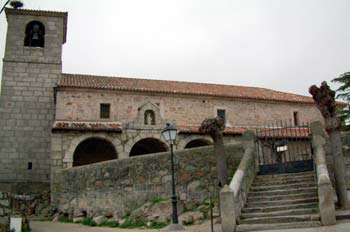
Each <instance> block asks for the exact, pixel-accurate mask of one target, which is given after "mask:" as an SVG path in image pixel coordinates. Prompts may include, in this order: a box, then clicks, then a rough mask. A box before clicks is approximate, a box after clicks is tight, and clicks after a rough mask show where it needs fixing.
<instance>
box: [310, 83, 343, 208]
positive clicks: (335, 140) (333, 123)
mask: <svg viewBox="0 0 350 232" xmlns="http://www.w3.org/2000/svg"><path fill="white" fill-rule="evenodd" d="M309 92H310V93H311V95H312V97H313V99H314V101H315V102H316V104H317V107H318V109H319V110H320V112H321V114H322V116H323V118H324V119H325V123H326V131H327V134H328V135H329V141H330V145H331V151H332V157H333V167H334V176H335V186H336V193H337V197H338V205H339V207H340V208H344V209H348V208H349V200H348V195H347V189H346V181H345V176H346V171H345V163H344V157H343V148H342V141H341V133H340V127H341V124H340V120H339V119H338V118H337V115H336V102H335V99H334V97H335V92H334V91H332V90H331V89H330V88H329V86H328V85H327V82H325V81H324V82H322V84H321V86H320V88H318V87H317V86H315V85H313V86H311V87H310V88H309Z"/></svg>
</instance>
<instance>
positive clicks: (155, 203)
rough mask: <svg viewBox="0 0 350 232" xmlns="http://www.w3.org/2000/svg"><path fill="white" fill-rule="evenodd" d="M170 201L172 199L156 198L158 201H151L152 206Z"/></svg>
mask: <svg viewBox="0 0 350 232" xmlns="http://www.w3.org/2000/svg"><path fill="white" fill-rule="evenodd" d="M169 199H170V198H156V199H153V200H151V204H152V205H157V204H159V203H160V202H163V201H167V200H169Z"/></svg>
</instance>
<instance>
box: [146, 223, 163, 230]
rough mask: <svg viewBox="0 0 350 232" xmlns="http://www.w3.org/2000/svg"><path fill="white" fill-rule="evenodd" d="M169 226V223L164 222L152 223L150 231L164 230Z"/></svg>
mask: <svg viewBox="0 0 350 232" xmlns="http://www.w3.org/2000/svg"><path fill="white" fill-rule="evenodd" d="M166 226H167V223H164V222H152V224H151V226H149V227H148V228H150V229H162V228H164V227H166Z"/></svg>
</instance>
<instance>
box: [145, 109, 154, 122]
mask: <svg viewBox="0 0 350 232" xmlns="http://www.w3.org/2000/svg"><path fill="white" fill-rule="evenodd" d="M144 123H145V125H156V117H155V115H154V111H153V110H146V111H145V118H144Z"/></svg>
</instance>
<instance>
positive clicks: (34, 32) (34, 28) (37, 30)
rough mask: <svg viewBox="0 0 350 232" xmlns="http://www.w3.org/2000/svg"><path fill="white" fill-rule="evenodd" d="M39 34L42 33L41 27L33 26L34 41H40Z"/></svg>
mask: <svg viewBox="0 0 350 232" xmlns="http://www.w3.org/2000/svg"><path fill="white" fill-rule="evenodd" d="M39 32H40V28H39V25H34V26H33V31H32V33H33V34H32V40H39V38H40V36H39Z"/></svg>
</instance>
